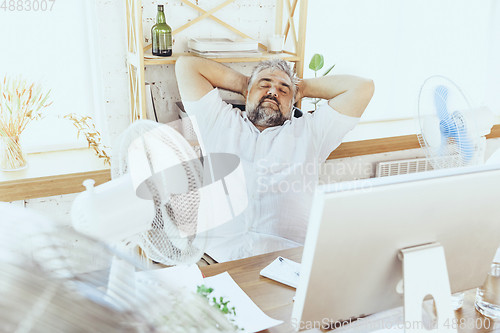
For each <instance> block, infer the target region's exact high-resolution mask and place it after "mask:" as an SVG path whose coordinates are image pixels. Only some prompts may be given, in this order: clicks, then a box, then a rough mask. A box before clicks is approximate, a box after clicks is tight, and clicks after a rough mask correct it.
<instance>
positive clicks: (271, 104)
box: [175, 57, 374, 262]
mask: <svg viewBox="0 0 500 333" xmlns="http://www.w3.org/2000/svg"><path fill="white" fill-rule="evenodd" d="M175 71H176V76H177V83H178V85H179V91H180V94H181V98H182V101H183V104H184V108H185V110H186V111H187V113H188V114H189V115H190V116H195V118H196V120H197V123H198V126H199V131H200V133H197V134H198V135H201V139H202V140H203V142H204V144H205V149H206V150H207V152H206V153H218V152H219V153H220V152H223V153H232V154H235V155H237V156H239V157H240V160H241V163H242V166H243V170H244V174H245V180H246V186H247V194H248V198H249V202H248V207H247V208H246V209H245V211H244V213H242V214H240V215H239V216H237V217H236V218H234V219H233V220H231V221H230V222H228V223H226V224H224V225H222V226H219V227H217V228H216V229H215V230H214V235H215V236H216V237H217V239H216V240H215V241H213V242H212V243H211V244H210V245H209V247H208V249H207V250H206V252H207V253H208V254H209V255H210V256H212V258H214V259H215V260H216V261H219V262H221V261H227V260H235V259H239V258H243V257H248V256H252V255H258V254H261V253H267V252H271V251H277V250H283V249H287V248H292V247H296V246H300V245H302V244H303V243H304V239H305V235H306V231H307V222H308V219H309V213H310V209H311V204H312V198H313V194H314V189H315V186H316V184H317V181H318V170H319V164H320V163H323V162H324V161H325V160H326V158H327V157H328V156H329V154H330V153H331V152H332V151H333V150H334V149H335V148H337V147H338V146H339V144H340V143H341V141H342V138H343V137H344V136H345V135H346V134H347V132H349V131H350V130H351V129H352V128H353V127H354V126H355V125H356V124H357V123H358V121H359V117H360V116H361V115H362V114H363V112H364V110H365V108H366V106H367V105H368V103H369V101H370V99H371V97H372V95H373V92H374V86H373V82H372V81H371V80H367V79H363V78H360V77H355V76H347V75H331V76H325V77H321V78H314V79H304V80H299V79H298V78H297V76H296V75H295V74H294V73H293V71H292V70H291V69H290V67H289V66H288V64H287V63H286V62H285V61H283V60H280V59H272V60H269V61H264V62H261V63H259V64H258V65H257V66H256V68H255V69H254V71H253V73H252V75H251V76H250V77H247V76H245V75H243V74H241V73H239V72H237V71H235V70H233V69H230V68H229V67H226V66H224V65H221V64H219V63H216V62H214V61H211V60H207V59H203V58H197V57H180V58H179V59H178V60H177V63H176V66H175ZM214 88H215V89H214ZM217 88H222V89H226V90H230V91H233V92H237V93H240V94H241V95H243V96H244V97H245V98H246V109H245V112H241V111H240V110H239V109H237V108H233V107H232V106H231V105H228V104H226V103H225V102H223V101H222V99H221V97H220V95H219V91H218V89H217ZM304 97H311V98H322V99H326V100H328V102H327V103H325V104H324V105H322V106H321V107H320V108H319V109H318V110H316V111H315V112H314V113H312V114H310V113H305V114H304V115H303V116H302V117H300V118H296V117H294V115H293V104H294V103H295V102H296V101H299V100H300V99H302V98H304Z"/></svg>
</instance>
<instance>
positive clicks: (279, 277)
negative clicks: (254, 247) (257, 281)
mask: <svg viewBox="0 0 500 333" xmlns="http://www.w3.org/2000/svg"><path fill="white" fill-rule="evenodd" d="M260 275H262V276H264V277H267V278H269V279H272V280H275V281H278V282H280V283H283V284H286V285H287V286H290V287H293V288H297V286H298V285H299V277H300V264H299V263H296V262H295V261H291V260H289V259H286V258H283V257H278V258H276V260H274V261H273V262H272V263H270V264H269V265H267V266H266V267H265V268H264V269H263V270H261V271H260Z"/></svg>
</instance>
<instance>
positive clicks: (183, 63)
mask: <svg viewBox="0 0 500 333" xmlns="http://www.w3.org/2000/svg"><path fill="white" fill-rule="evenodd" d="M189 58H192V57H189V56H184V55H182V56H180V57H179V58H178V59H177V60H176V61H175V72H176V73H177V72H182V71H184V70H185V69H186V68H189V66H190V65H189V62H190V60H191V59H189Z"/></svg>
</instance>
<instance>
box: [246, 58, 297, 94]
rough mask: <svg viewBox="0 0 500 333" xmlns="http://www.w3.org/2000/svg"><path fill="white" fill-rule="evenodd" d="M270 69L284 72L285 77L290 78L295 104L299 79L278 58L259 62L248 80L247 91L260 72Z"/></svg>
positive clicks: (284, 62) (283, 61)
mask: <svg viewBox="0 0 500 333" xmlns="http://www.w3.org/2000/svg"><path fill="white" fill-rule="evenodd" d="M266 69H270V70H271V71H273V70H276V69H278V70H280V71H282V72H285V74H286V75H288V77H289V78H290V81H292V89H293V99H294V102H295V95H296V94H297V84H298V83H299V78H298V76H297V74H295V72H294V71H293V70H292V69H291V68H290V66H289V65H288V63H287V62H286V61H285V60H283V59H280V58H273V59H268V60H264V61H261V62H259V64H258V65H257V66H255V68H254V69H253V71H252V74H251V75H250V80H248V91H250V88H252V85H253V84H254V82H255V78H256V77H257V75H259V73H260V72H262V71H264V70H266Z"/></svg>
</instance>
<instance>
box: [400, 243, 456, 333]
mask: <svg viewBox="0 0 500 333" xmlns="http://www.w3.org/2000/svg"><path fill="white" fill-rule="evenodd" d="M398 257H399V259H400V260H401V261H402V262H403V281H404V308H403V312H404V323H405V333H410V332H417V331H419V332H422V330H425V329H424V327H423V320H422V303H423V301H424V298H425V297H426V296H428V295H431V296H432V297H433V298H434V303H435V306H436V313H437V328H436V329H434V330H432V331H436V332H447V333H456V332H457V329H456V328H452V326H456V325H453V322H454V321H453V319H455V315H454V313H453V309H452V304H451V289H450V280H449V278H448V269H447V267H446V259H445V256H444V249H443V247H442V246H441V244H439V243H431V244H425V245H419V246H415V247H410V248H404V249H401V250H400V251H399V253H398ZM398 286H399V284H398ZM400 287H402V286H400ZM399 289H400V290H398V292H400V293H402V292H403V290H402V289H403V288H399ZM414 323H415V324H414Z"/></svg>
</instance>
